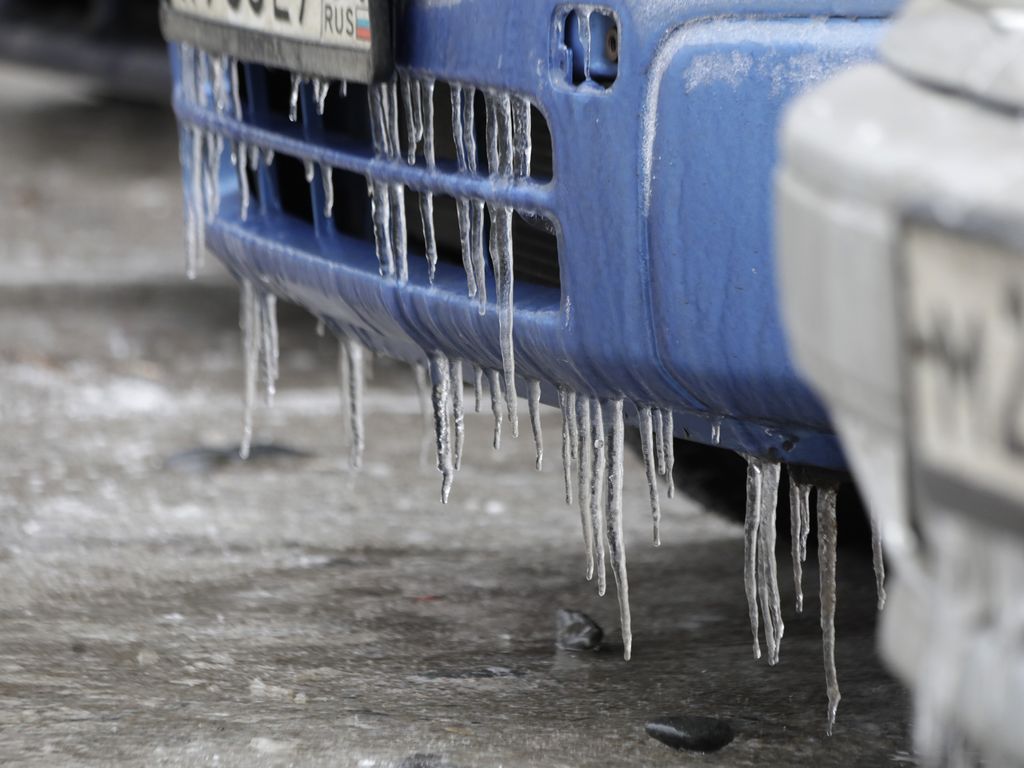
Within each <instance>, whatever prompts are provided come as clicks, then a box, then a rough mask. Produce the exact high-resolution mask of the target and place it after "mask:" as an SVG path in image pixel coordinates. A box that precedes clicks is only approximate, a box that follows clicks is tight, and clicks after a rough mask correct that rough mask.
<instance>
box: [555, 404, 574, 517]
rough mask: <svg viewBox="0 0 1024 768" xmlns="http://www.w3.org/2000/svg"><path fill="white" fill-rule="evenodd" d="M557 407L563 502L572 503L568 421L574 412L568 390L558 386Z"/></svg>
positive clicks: (570, 435) (572, 417)
mask: <svg viewBox="0 0 1024 768" xmlns="http://www.w3.org/2000/svg"><path fill="white" fill-rule="evenodd" d="M558 408H559V410H561V412H562V477H563V479H564V481H565V503H566V504H570V505H571V504H572V447H571V446H570V445H569V442H570V440H571V438H572V430H571V428H570V422H575V414H574V413H570V412H569V390H568V389H566V388H565V387H562V386H560V387H559V388H558Z"/></svg>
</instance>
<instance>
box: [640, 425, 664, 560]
mask: <svg viewBox="0 0 1024 768" xmlns="http://www.w3.org/2000/svg"><path fill="white" fill-rule="evenodd" d="M637 413H638V415H639V417H640V450H641V453H642V454H643V460H644V469H645V470H646V472H647V490H648V495H649V496H650V499H651V518H652V520H653V522H654V546H656V547H660V546H661V503H660V501H659V499H658V473H657V470H656V468H655V466H654V421H653V418H652V416H651V408H650V406H646V405H643V406H639V407H638V408H637Z"/></svg>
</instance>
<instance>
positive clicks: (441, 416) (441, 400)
mask: <svg viewBox="0 0 1024 768" xmlns="http://www.w3.org/2000/svg"><path fill="white" fill-rule="evenodd" d="M430 380H431V382H432V387H433V389H432V402H433V406H434V436H435V439H436V444H437V469H438V471H439V472H440V473H441V476H442V480H441V503H442V504H447V503H448V497H449V495H450V494H451V491H452V480H453V474H454V471H453V468H452V444H451V422H450V421H449V408H450V405H451V369H450V367H449V364H448V358H447V357H445V356H444V354H443V353H441V352H433V353H431V355H430Z"/></svg>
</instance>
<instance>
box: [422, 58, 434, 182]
mask: <svg viewBox="0 0 1024 768" xmlns="http://www.w3.org/2000/svg"><path fill="white" fill-rule="evenodd" d="M420 101H421V102H422V103H423V156H424V157H425V158H426V160H427V167H428V168H431V169H433V168H434V167H435V165H436V163H435V157H434V80H433V78H424V79H423V80H421V81H420Z"/></svg>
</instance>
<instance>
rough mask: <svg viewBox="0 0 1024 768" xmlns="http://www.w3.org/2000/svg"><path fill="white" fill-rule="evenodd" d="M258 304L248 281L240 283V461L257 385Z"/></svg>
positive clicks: (245, 455) (248, 441) (248, 444)
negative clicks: (241, 392)
mask: <svg viewBox="0 0 1024 768" xmlns="http://www.w3.org/2000/svg"><path fill="white" fill-rule="evenodd" d="M261 309H262V304H261V302H260V301H259V298H258V297H257V295H256V289H255V287H254V286H253V284H252V282H251V281H249V280H247V279H243V280H242V302H241V318H240V325H241V328H242V354H243V370H244V374H245V388H244V390H243V411H244V416H243V419H242V443H241V446H240V447H239V449H238V455H239V457H241V458H242V460H243V461H244V460H246V459H248V458H249V452H250V450H251V448H252V432H253V411H254V409H255V407H256V389H257V387H258V383H259V370H260V339H261V332H260V331H261V328H262V326H263V321H262V319H261V317H260V313H261Z"/></svg>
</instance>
